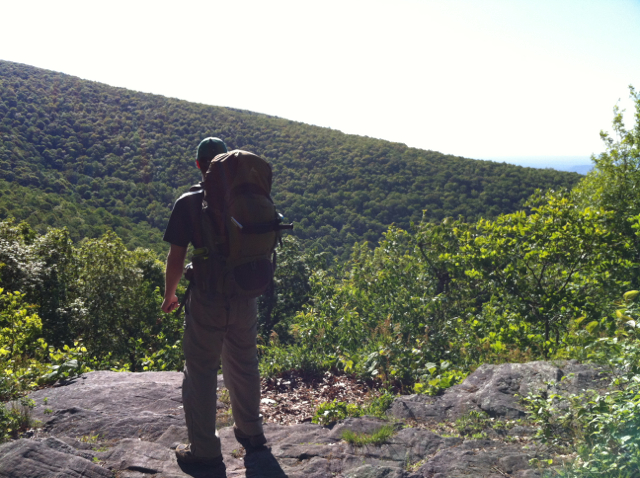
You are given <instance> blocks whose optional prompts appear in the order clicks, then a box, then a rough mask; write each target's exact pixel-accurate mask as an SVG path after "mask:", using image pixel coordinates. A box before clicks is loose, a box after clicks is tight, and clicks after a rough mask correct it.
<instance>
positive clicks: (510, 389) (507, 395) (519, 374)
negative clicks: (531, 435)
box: [389, 361, 609, 423]
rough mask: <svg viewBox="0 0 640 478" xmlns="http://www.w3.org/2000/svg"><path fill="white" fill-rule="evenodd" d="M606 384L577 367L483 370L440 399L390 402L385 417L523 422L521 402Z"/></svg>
mask: <svg viewBox="0 0 640 478" xmlns="http://www.w3.org/2000/svg"><path fill="white" fill-rule="evenodd" d="M608 383H609V377H608V375H607V374H606V373H605V371H604V370H602V369H601V368H598V367H594V366H591V365H582V364H579V363H577V362H575V361H567V362H560V363H557V364H554V363H551V362H529V363H522V364H501V365H482V366H480V367H478V369H477V370H476V371H475V372H473V373H472V374H470V375H469V376H468V377H467V378H466V379H465V380H464V381H463V382H462V383H460V384H459V385H455V386H453V387H451V388H449V389H447V390H446V391H445V392H444V393H443V394H442V395H440V396H437V397H430V396H428V395H409V396H402V397H398V398H396V399H395V400H394V402H393V404H392V406H391V408H390V410H389V415H391V416H393V417H395V418H397V419H413V420H416V421H419V422H427V423H429V422H431V423H439V422H444V421H453V420H456V419H458V418H460V417H461V416H463V415H465V414H467V413H469V412H470V411H478V412H480V411H482V412H485V413H486V414H488V415H489V416H490V417H493V418H501V419H518V418H524V417H525V410H524V406H523V405H522V403H521V400H520V397H524V396H527V395H528V394H530V393H533V392H538V391H541V390H547V391H549V392H556V391H564V392H568V393H580V392H581V391H583V390H584V389H594V390H601V389H604V388H605V387H606V386H607V385H608Z"/></svg>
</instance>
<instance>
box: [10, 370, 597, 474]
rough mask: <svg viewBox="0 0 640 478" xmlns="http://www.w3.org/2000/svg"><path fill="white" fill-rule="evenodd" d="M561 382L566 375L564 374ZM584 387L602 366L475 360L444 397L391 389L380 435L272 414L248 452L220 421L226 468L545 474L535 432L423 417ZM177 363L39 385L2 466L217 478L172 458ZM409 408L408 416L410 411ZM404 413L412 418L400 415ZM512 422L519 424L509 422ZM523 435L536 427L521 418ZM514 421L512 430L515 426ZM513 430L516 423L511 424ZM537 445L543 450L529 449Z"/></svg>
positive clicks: (368, 422) (180, 424) (451, 415)
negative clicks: (30, 421)
mask: <svg viewBox="0 0 640 478" xmlns="http://www.w3.org/2000/svg"><path fill="white" fill-rule="evenodd" d="M569 374H573V375H572V376H570V377H569V378H567V379H566V380H564V381H561V382H558V381H559V380H560V379H561V378H562V377H563V376H569ZM549 380H551V381H553V382H554V383H556V385H554V386H557V387H559V388H565V389H567V390H580V389H582V388H587V387H590V388H594V387H595V385H598V386H601V385H603V384H604V382H603V376H602V374H601V373H600V372H599V371H598V370H594V369H592V368H589V367H586V366H582V365H578V364H575V363H566V364H563V366H561V367H559V366H556V365H552V364H550V363H548V362H533V363H529V364H505V365H500V366H482V367H480V368H478V370H476V372H474V373H473V374H471V375H469V377H467V379H466V380H465V381H464V382H463V383H462V384H460V385H458V386H456V387H452V388H451V389H449V390H447V391H446V393H444V394H443V395H442V396H440V397H437V398H434V397H426V396H408V397H400V398H398V399H396V400H395V401H394V403H393V406H392V408H391V410H390V412H389V414H390V415H391V416H393V417H395V418H396V419H397V420H396V421H392V422H391V424H392V425H393V426H394V427H395V434H394V435H393V436H392V437H391V438H389V439H388V440H387V442H386V443H384V444H382V445H378V446H374V445H366V446H361V447H357V446H353V445H351V444H348V443H347V442H345V441H344V440H342V438H341V437H342V433H343V431H344V430H351V431H354V432H356V433H372V432H375V431H377V430H378V429H379V428H380V427H382V426H383V425H385V424H389V422H388V421H383V420H380V419H377V418H372V417H360V418H350V419H347V420H344V421H342V422H339V423H337V424H336V425H335V426H333V427H332V428H329V427H322V426H319V425H313V424H310V423H302V424H296V425H287V426H285V425H278V424H273V423H267V424H266V425H265V434H266V436H267V438H268V441H269V442H268V445H269V448H268V449H267V450H264V451H260V452H254V453H251V454H249V455H246V454H245V451H244V449H243V448H242V447H241V446H240V445H239V444H238V443H237V442H236V440H235V438H234V436H233V430H232V428H231V427H225V428H221V429H220V430H219V434H220V437H221V440H222V451H223V457H224V462H225V464H226V476H228V477H291V478H296V477H299V478H303V477H304V478H316V477H317V478H320V477H344V478H347V477H349V478H383V477H389V478H418V477H429V478H448V477H451V478H453V477H469V476H476V477H504V476H513V477H516V478H527V477H534V476H540V472H539V470H536V469H535V468H533V467H532V466H531V465H530V464H529V460H530V459H531V458H536V457H540V456H541V455H539V453H540V450H539V449H538V448H536V447H534V446H533V445H532V443H531V442H530V441H527V440H520V439H514V438H513V437H511V440H510V442H509V443H507V442H506V441H505V440H498V439H494V440H491V439H481V440H470V439H464V438H461V437H459V436H442V435H439V434H437V433H434V432H433V431H430V430H429V429H427V428H425V427H424V426H423V425H421V424H420V422H425V423H428V422H431V421H433V422H438V421H444V420H448V421H450V420H452V419H455V418H456V417H459V416H461V415H464V413H466V412H468V411H469V410H483V411H485V412H487V413H488V414H489V415H491V416H494V417H504V418H518V417H521V416H522V415H523V414H524V412H523V410H522V407H521V406H520V405H519V402H518V399H517V397H516V396H515V395H516V394H523V393H527V391H531V390H534V389H535V388H536V387H548V386H549V385H547V384H545V382H547V381H549ZM181 385H182V374H181V373H179V372H146V373H116V372H104V371H103V372H91V373H88V374H85V375H83V376H81V377H79V378H77V379H74V380H71V381H69V382H68V383H66V384H64V385H63V386H59V387H54V388H48V389H43V390H38V391H36V392H33V393H32V394H31V395H30V397H31V398H32V399H34V400H35V402H36V407H35V409H34V411H33V415H34V417H35V418H36V419H38V420H39V421H40V422H41V423H40V425H39V427H40V428H39V429H38V431H37V433H36V434H35V436H34V437H33V438H29V439H25V438H23V439H20V440H15V441H12V442H9V443H6V444H4V445H2V446H0V477H7V478H9V477H11V478H25V477H53V476H55V477H59V478H66V477H74V478H75V477H91V478H93V477H118V478H143V477H164V478H179V477H180V478H183V477H195V478H198V477H215V476H225V475H224V474H221V473H220V472H219V470H212V469H208V468H206V467H185V466H181V465H179V464H178V463H177V462H176V460H175V456H174V453H173V449H172V448H174V447H175V446H176V445H177V444H179V443H184V442H186V441H187V433H186V427H185V425H184V415H183V410H182V400H181ZM407 419H410V420H407ZM407 423H409V424H410V425H407ZM517 428H518V427H516V428H514V429H513V430H516V429H517ZM520 428H521V429H522V430H520V431H518V432H517V434H519V435H523V436H525V435H527V433H528V434H531V433H532V432H534V431H535V430H530V429H529V430H527V428H526V427H520ZM513 430H512V431H513ZM511 435H514V433H511ZM536 453H538V455H536Z"/></svg>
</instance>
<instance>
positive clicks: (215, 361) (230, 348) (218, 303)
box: [162, 137, 267, 467]
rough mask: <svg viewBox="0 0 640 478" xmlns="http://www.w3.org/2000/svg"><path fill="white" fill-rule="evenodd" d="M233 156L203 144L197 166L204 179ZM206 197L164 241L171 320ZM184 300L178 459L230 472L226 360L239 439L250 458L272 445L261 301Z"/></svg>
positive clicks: (217, 143) (195, 200) (188, 206)
mask: <svg viewBox="0 0 640 478" xmlns="http://www.w3.org/2000/svg"><path fill="white" fill-rule="evenodd" d="M226 152H227V147H226V145H225V143H224V142H223V141H222V140H220V139H218V138H213V137H209V138H206V139H204V140H203V141H202V142H201V143H200V144H199V146H198V152H197V159H196V166H197V167H198V168H199V169H200V171H201V173H202V175H203V178H204V175H205V173H206V172H207V170H208V168H209V164H210V162H211V160H212V159H213V158H214V157H215V156H217V155H218V154H222V153H226ZM203 195H204V190H203V187H202V183H200V184H199V185H196V186H193V187H192V188H191V189H190V191H189V192H187V193H185V194H183V195H182V196H180V198H179V199H178V200H177V201H176V203H175V205H174V207H173V211H172V212H171V217H170V219H169V224H168V225H167V229H166V231H165V234H164V240H165V241H166V242H169V243H170V244H171V249H170V251H169V255H168V257H167V265H166V276H165V293H164V301H163V303H162V310H163V311H164V312H166V313H169V312H171V311H173V310H174V309H176V308H177V307H179V304H178V297H177V296H176V287H177V285H178V282H179V281H180V278H181V277H182V273H183V267H184V262H185V258H186V255H187V247H188V246H189V244H190V243H191V244H194V239H195V238H196V236H197V234H198V229H197V228H198V227H199V226H198V225H197V224H194V222H195V221H196V220H197V219H196V218H198V217H199V215H198V213H197V212H198V211H201V209H202V200H203ZM198 241H199V239H198V240H196V241H195V242H198ZM195 247H201V245H197V246H195ZM185 300H186V308H185V311H186V312H185V326H184V341H183V349H184V356H185V367H184V379H183V383H182V401H183V405H184V413H185V419H186V423H187V430H188V433H189V441H190V445H179V446H178V447H177V448H176V457H177V459H178V461H179V462H181V463H199V464H204V465H209V466H221V467H224V464H223V462H222V453H221V449H220V439H219V437H218V434H217V432H216V402H217V396H216V389H217V376H218V370H219V368H220V359H221V358H222V362H223V363H224V368H223V375H224V383H225V386H226V387H227V389H228V390H229V396H230V398H231V409H232V411H233V418H234V421H235V426H234V432H235V436H236V439H237V440H238V442H240V444H242V445H243V446H244V448H245V450H246V451H247V453H249V452H252V451H256V450H258V449H262V448H264V445H265V443H266V441H267V440H266V438H265V436H264V433H263V430H262V416H261V415H260V375H259V371H258V354H257V346H256V343H257V342H256V338H257V299H256V298H249V299H247V298H240V297H232V298H229V297H227V296H226V295H224V294H221V293H220V292H218V291H216V290H215V288H212V290H208V291H203V290H202V289H201V288H200V287H194V288H193V290H191V293H190V295H189V297H188V298H186V299H185Z"/></svg>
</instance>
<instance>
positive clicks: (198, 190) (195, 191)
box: [187, 183, 204, 249]
mask: <svg viewBox="0 0 640 478" xmlns="http://www.w3.org/2000/svg"><path fill="white" fill-rule="evenodd" d="M187 194H190V195H192V196H194V197H193V198H192V200H191V207H190V208H189V216H190V219H191V227H192V228H193V231H192V232H193V246H194V247H195V248H196V249H198V248H200V247H204V241H203V234H202V201H203V199H204V188H203V187H202V183H199V184H194V185H193V186H191V188H189V193H187Z"/></svg>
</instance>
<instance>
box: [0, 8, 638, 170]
mask: <svg viewBox="0 0 640 478" xmlns="http://www.w3.org/2000/svg"><path fill="white" fill-rule="evenodd" d="M0 12H2V27H1V28H0V59H3V60H9V61H15V62H19V63H26V64H29V65H33V66H37V67H41V68H47V69H51V70H55V71H61V72H64V73H68V74H71V75H76V76H79V77H81V78H86V79H90V80H95V81H99V82H103V83H107V84H110V85H114V86H122V87H126V88H130V89H133V90H138V91H143V92H151V93H157V94H162V95H165V96H170V97H177V98H181V99H185V100H189V101H195V102H200V103H206V104H211V105H219V106H231V107H235V108H242V109H247V110H251V111H257V112H260V113H267V114H270V115H275V116H280V117H283V118H287V119H291V120H296V121H302V122H305V123H310V124H315V125H319V126H327V127H331V128H334V129H338V130H340V131H344V132H346V133H354V134H359V135H366V136H371V137H375V138H382V139H386V140H391V141H397V142H402V143H406V144H407V145H409V146H414V147H418V148H423V149H432V150H436V151H441V152H443V153H447V154H456V155H461V156H466V157H470V158H482V159H503V158H507V157H510V158H516V157H529V158H531V157H536V156H537V157H542V156H546V157H559V156H574V157H575V156H589V155H590V154H591V153H598V152H600V151H601V150H602V145H601V141H600V138H599V135H598V133H599V131H600V130H601V129H606V130H608V129H609V128H610V124H611V119H612V117H613V115H612V109H613V106H614V105H615V104H616V102H617V101H618V100H619V99H620V103H619V104H620V105H621V106H622V107H625V108H626V109H627V111H628V112H629V113H631V112H632V111H633V107H632V103H631V102H630V101H629V99H628V97H629V95H628V88H627V87H628V85H629V84H633V85H634V86H636V88H640V1H639V0H476V1H473V0H448V1H445V0H442V1H435V0H434V1H431V0H364V1H360V0H339V1H334V0H323V1H321V2H320V1H315V2H311V1H301V0H269V1H266V0H255V1H252V0H222V1H218V0H209V1H188V0H182V1H180V2H177V1H172V2H169V1H158V0H156V1H136V0H125V1H121V0H111V1H108V2H96V1H86V0H82V1H55V2H53V1H50V0H48V1H43V2H37V1H23V0H0ZM631 120H632V117H631V114H628V115H627V121H628V123H630V122H631ZM212 134H215V125H212ZM583 163H584V162H583Z"/></svg>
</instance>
